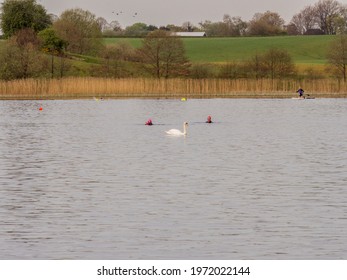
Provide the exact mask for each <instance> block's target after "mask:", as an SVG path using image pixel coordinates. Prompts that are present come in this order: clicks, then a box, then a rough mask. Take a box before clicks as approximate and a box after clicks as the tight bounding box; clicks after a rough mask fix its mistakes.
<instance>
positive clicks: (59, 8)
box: [37, 0, 347, 27]
mask: <svg viewBox="0 0 347 280" xmlns="http://www.w3.org/2000/svg"><path fill="white" fill-rule="evenodd" d="M318 1H319V0H37V3H39V4H41V5H43V6H44V7H45V8H46V9H47V12H48V13H53V14H56V15H58V16H59V15H60V14H61V13H62V12H63V11H64V10H67V9H71V8H82V9H84V10H88V11H90V12H92V13H93V14H95V15H96V16H97V17H103V18H105V19H106V20H107V21H108V22H111V21H112V20H117V21H118V22H119V23H120V25H121V26H122V27H126V26H128V25H132V24H133V23H136V22H143V23H146V24H148V25H149V24H153V25H156V26H161V25H167V24H175V25H182V23H184V22H186V21H190V22H191V23H193V24H194V25H197V24H198V23H199V22H201V21H205V20H211V21H213V22H215V21H221V20H222V18H223V15H224V14H228V15H230V16H240V17H241V18H242V20H244V21H248V20H250V19H251V18H252V17H253V15H254V14H255V13H258V12H261V13H263V12H266V11H268V10H269V11H272V12H277V13H279V15H280V16H281V17H282V18H283V19H284V20H285V21H286V22H287V23H288V22H289V21H290V20H291V18H292V16H293V15H294V14H296V13H298V12H299V11H300V10H301V9H303V8H304V7H305V6H307V5H311V4H314V3H317V2H318ZM339 2H340V3H344V4H346V3H347V0H342V1H339ZM120 12H122V13H120ZM117 13H118V15H117ZM135 13H137V15H135Z"/></svg>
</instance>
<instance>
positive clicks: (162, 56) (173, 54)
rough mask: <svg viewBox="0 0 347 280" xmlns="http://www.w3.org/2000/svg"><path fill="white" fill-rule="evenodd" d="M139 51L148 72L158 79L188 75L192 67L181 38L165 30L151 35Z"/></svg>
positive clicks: (146, 38)
mask: <svg viewBox="0 0 347 280" xmlns="http://www.w3.org/2000/svg"><path fill="white" fill-rule="evenodd" d="M142 43H143V45H142V47H141V48H140V49H138V54H139V57H140V59H141V61H142V63H143V65H144V68H145V70H146V71H148V72H149V73H150V74H152V75H153V76H155V77H157V78H158V79H159V78H161V77H165V78H169V77H172V76H181V75H186V74H187V72H188V68H189V66H190V64H189V61H188V59H187V58H186V56H185V49H184V45H183V41H182V39H181V38H178V37H174V36H171V34H170V33H168V32H166V31H164V30H156V31H153V32H151V33H149V34H148V35H147V36H146V37H145V38H144V39H143V42H142Z"/></svg>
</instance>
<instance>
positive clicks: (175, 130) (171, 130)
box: [165, 122, 188, 136]
mask: <svg viewBox="0 0 347 280" xmlns="http://www.w3.org/2000/svg"><path fill="white" fill-rule="evenodd" d="M187 126H188V123H187V122H184V123H183V132H182V131H180V130H178V129H174V128H173V129H170V130H168V131H165V132H166V133H167V134H169V135H176V136H180V135H187Z"/></svg>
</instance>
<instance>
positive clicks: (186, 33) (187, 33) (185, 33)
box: [172, 32, 206, 37]
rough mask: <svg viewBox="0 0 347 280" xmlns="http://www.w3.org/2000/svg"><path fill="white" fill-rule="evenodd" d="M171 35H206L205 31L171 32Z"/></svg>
mask: <svg viewBox="0 0 347 280" xmlns="http://www.w3.org/2000/svg"><path fill="white" fill-rule="evenodd" d="M172 35H173V36H178V37H206V32H173V33H172Z"/></svg>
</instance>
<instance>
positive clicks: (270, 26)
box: [248, 11, 284, 36]
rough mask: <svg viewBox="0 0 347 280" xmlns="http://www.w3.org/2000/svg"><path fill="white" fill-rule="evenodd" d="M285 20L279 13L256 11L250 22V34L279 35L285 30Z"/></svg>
mask: <svg viewBox="0 0 347 280" xmlns="http://www.w3.org/2000/svg"><path fill="white" fill-rule="evenodd" d="M283 25H284V20H283V19H282V18H281V17H280V15H279V14H278V13H274V12H270V11H267V12H265V13H256V14H255V15H254V16H253V18H252V20H251V21H250V23H249V27H248V34H249V35H257V36H259V35H261V36H264V35H278V34H281V33H282V32H283V31H284V30H283Z"/></svg>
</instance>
